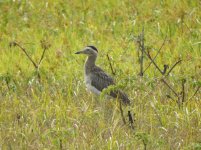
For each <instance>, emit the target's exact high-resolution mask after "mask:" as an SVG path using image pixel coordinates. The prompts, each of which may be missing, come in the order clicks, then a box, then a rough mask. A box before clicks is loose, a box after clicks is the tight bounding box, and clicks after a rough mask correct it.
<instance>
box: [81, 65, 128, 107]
mask: <svg viewBox="0 0 201 150" xmlns="http://www.w3.org/2000/svg"><path fill="white" fill-rule="evenodd" d="M86 78H88V81H89V82H90V83H89V82H88V83H89V84H90V85H91V86H92V87H89V85H87V86H88V87H87V88H88V89H89V90H91V91H92V92H94V93H96V94H100V92H102V91H103V89H105V88H107V87H108V86H110V85H115V82H114V80H113V79H112V77H111V76H109V75H108V74H106V73H105V72H104V71H103V70H102V69H101V68H100V67H98V66H96V65H95V66H93V67H91V68H90V71H89V72H88V73H87V74H85V80H86ZM86 84H87V83H86ZM93 88H95V89H97V90H98V91H99V92H97V91H96V90H94V89H93ZM110 96H112V97H114V98H119V99H121V100H122V101H123V103H124V104H130V100H129V99H128V96H127V95H126V94H125V93H123V92H122V91H121V90H115V91H111V92H110Z"/></svg>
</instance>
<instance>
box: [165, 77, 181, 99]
mask: <svg viewBox="0 0 201 150" xmlns="http://www.w3.org/2000/svg"><path fill="white" fill-rule="evenodd" d="M161 81H162V82H163V83H165V85H167V87H168V88H169V89H170V90H171V91H172V92H173V93H174V94H175V95H176V96H177V97H178V94H177V92H176V91H175V90H174V89H173V88H172V87H171V86H170V85H169V84H168V83H167V82H166V81H165V80H164V79H161Z"/></svg>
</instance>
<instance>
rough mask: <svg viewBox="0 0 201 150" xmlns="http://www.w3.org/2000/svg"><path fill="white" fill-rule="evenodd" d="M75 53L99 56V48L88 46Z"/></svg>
mask: <svg viewBox="0 0 201 150" xmlns="http://www.w3.org/2000/svg"><path fill="white" fill-rule="evenodd" d="M75 54H85V55H88V56H97V54H98V50H97V48H96V47H95V46H87V47H85V48H84V49H83V50H81V51H78V52H76V53H75Z"/></svg>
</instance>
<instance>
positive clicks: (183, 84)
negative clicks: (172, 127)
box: [181, 79, 186, 104]
mask: <svg viewBox="0 0 201 150" xmlns="http://www.w3.org/2000/svg"><path fill="white" fill-rule="evenodd" d="M185 83H186V80H185V79H183V80H182V99H181V100H182V104H183V103H184V101H185Z"/></svg>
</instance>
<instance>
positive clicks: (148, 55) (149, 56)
mask: <svg viewBox="0 0 201 150" xmlns="http://www.w3.org/2000/svg"><path fill="white" fill-rule="evenodd" d="M145 54H146V55H147V57H148V58H149V59H150V60H151V62H152V63H153V64H154V66H155V67H156V68H157V69H158V71H159V72H160V73H161V74H163V71H162V70H161V69H160V68H159V67H158V65H157V64H156V63H155V61H154V60H153V59H152V58H151V55H150V54H149V53H147V52H146V51H145Z"/></svg>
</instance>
